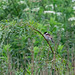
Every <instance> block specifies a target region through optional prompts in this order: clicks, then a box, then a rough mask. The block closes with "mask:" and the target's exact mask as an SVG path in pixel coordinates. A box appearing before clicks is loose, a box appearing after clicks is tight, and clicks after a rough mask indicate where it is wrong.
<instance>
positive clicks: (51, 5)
mask: <svg viewBox="0 0 75 75" xmlns="http://www.w3.org/2000/svg"><path fill="white" fill-rule="evenodd" d="M49 6H50V7H52V9H54V7H53V4H50V5H46V6H45V8H48V7H49Z"/></svg>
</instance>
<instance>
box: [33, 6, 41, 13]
mask: <svg viewBox="0 0 75 75" xmlns="http://www.w3.org/2000/svg"><path fill="white" fill-rule="evenodd" d="M39 10H40V8H39V7H38V8H33V9H32V11H36V12H38V11H39Z"/></svg>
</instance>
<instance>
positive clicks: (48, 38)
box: [44, 32, 54, 43]
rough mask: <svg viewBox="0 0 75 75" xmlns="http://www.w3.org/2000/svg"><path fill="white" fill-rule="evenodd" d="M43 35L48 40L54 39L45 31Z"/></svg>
mask: <svg viewBox="0 0 75 75" xmlns="http://www.w3.org/2000/svg"><path fill="white" fill-rule="evenodd" d="M44 37H45V38H46V39H47V40H48V41H52V42H53V43H54V41H53V39H52V37H51V35H50V34H48V33H47V32H44Z"/></svg>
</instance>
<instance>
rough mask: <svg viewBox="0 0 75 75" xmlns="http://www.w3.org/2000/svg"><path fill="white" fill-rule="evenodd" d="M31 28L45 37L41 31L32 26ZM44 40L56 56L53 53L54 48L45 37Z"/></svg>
mask: <svg viewBox="0 0 75 75" xmlns="http://www.w3.org/2000/svg"><path fill="white" fill-rule="evenodd" d="M28 26H30V25H28ZM30 27H31V28H32V29H33V30H35V31H37V32H38V33H40V34H41V35H42V36H43V37H44V35H43V34H42V33H41V32H40V31H39V30H37V29H35V28H33V27H32V26H30ZM44 39H45V40H46V41H47V43H48V45H49V47H50V49H51V51H52V54H54V51H53V49H52V47H51V45H50V43H49V41H48V40H47V39H46V38H45V37H44Z"/></svg>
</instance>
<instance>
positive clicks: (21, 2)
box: [18, 1, 26, 4]
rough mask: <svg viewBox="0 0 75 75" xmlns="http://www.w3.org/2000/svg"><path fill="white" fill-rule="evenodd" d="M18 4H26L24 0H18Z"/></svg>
mask: <svg viewBox="0 0 75 75" xmlns="http://www.w3.org/2000/svg"><path fill="white" fill-rule="evenodd" d="M18 4H26V2H25V1H20V2H18Z"/></svg>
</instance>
